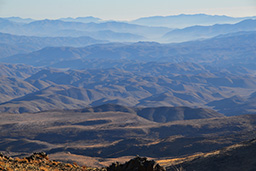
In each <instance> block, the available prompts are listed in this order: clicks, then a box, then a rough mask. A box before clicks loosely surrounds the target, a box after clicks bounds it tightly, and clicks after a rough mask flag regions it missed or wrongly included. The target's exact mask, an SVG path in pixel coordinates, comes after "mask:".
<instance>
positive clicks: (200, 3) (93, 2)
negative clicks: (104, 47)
mask: <svg viewBox="0 0 256 171" xmlns="http://www.w3.org/2000/svg"><path fill="white" fill-rule="evenodd" d="M181 13H185V14H195V13H206V14H216V15H229V16H235V17H243V16H256V0H0V17H10V16H20V17H23V18H34V19H44V18H51V19H54V18H61V17H85V16H95V17H99V18H102V19H105V20H111V19H113V20H131V19H136V18H139V17H146V16H154V15H159V16H167V15H177V14H181Z"/></svg>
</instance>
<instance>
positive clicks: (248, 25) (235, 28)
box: [163, 19, 256, 42]
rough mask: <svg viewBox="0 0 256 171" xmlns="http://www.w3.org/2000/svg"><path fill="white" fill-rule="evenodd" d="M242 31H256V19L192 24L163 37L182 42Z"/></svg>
mask: <svg viewBox="0 0 256 171" xmlns="http://www.w3.org/2000/svg"><path fill="white" fill-rule="evenodd" d="M240 31H256V19H249V20H243V21H240V22H239V23H236V24H215V25H212V26H191V27H187V28H184V29H176V30H172V31H170V32H168V33H166V34H165V35H164V36H163V38H164V39H165V40H167V41H178V42H182V41H189V40H195V39H202V38H211V37H214V36H218V35H221V34H230V33H235V32H240Z"/></svg>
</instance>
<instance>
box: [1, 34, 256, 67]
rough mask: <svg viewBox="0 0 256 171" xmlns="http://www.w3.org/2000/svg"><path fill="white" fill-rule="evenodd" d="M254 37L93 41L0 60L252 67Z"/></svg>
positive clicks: (62, 64)
mask: <svg viewBox="0 0 256 171" xmlns="http://www.w3.org/2000/svg"><path fill="white" fill-rule="evenodd" d="M255 37H256V32H255V31H252V32H238V33H233V34H227V35H222V36H217V37H214V38H211V39H206V40H201V41H190V42H184V43H177V44H159V43H155V42H137V43H131V44H127V43H110V44H96V45H91V46H86V47H81V48H73V47H47V48H43V49H41V50H39V51H34V52H32V53H29V54H19V55H14V56H9V57H7V58H2V59H0V61H1V62H6V63H23V64H29V65H33V66H47V67H57V68H68V67H69V68H73V69H83V68H87V67H90V68H92V67H93V66H94V65H96V66H97V67H104V68H106V67H108V68H109V67H113V66H120V65H122V64H123V63H127V62H129V61H137V62H151V61H158V62H172V63H173V62H174V63H179V62H193V63H199V64H204V65H205V64H206V65H214V66H221V67H223V66H224V67H228V66H232V65H238V66H240V67H246V68H250V69H253V68H254V69H255V67H254V65H253V63H254V62H255V57H254V56H255ZM53 40H54V39H53ZM74 40H76V39H74ZM230 49H232V50H230ZM199 52H200V53H199ZM96 61H97V62H96ZM97 67H96V68H97Z"/></svg>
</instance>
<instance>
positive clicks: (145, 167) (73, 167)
mask: <svg viewBox="0 0 256 171" xmlns="http://www.w3.org/2000/svg"><path fill="white" fill-rule="evenodd" d="M0 170H5V171H12V170H15V171H21V170H22V171H23V170H26V171H29V170H31V171H32V170H33V171H58V170H66V171H132V170H139V171H164V170H165V169H164V168H163V167H161V166H160V165H159V164H157V163H156V162H155V161H153V160H147V158H141V157H136V158H134V159H131V160H130V161H128V162H126V163H124V164H120V163H118V162H117V163H113V164H112V165H110V166H109V167H106V168H91V167H87V166H79V165H77V164H76V163H73V164H70V163H63V162H58V161H51V160H49V157H48V155H47V154H46V153H44V152H41V153H34V154H33V155H31V156H29V157H25V158H12V157H8V156H4V155H3V154H0Z"/></svg>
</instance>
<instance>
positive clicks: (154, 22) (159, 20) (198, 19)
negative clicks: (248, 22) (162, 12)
mask: <svg viewBox="0 0 256 171" xmlns="http://www.w3.org/2000/svg"><path fill="white" fill-rule="evenodd" d="M250 18H255V17H244V18H234V17H229V16H219V15H206V14H194V15H193V14H190V15H189V14H180V15H174V16H152V17H144V18H139V19H136V20H134V21H132V23H135V24H140V25H146V26H166V27H170V28H184V27H189V26H194V25H201V26H203V25H214V24H234V23H237V22H239V21H242V20H245V19H250Z"/></svg>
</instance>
